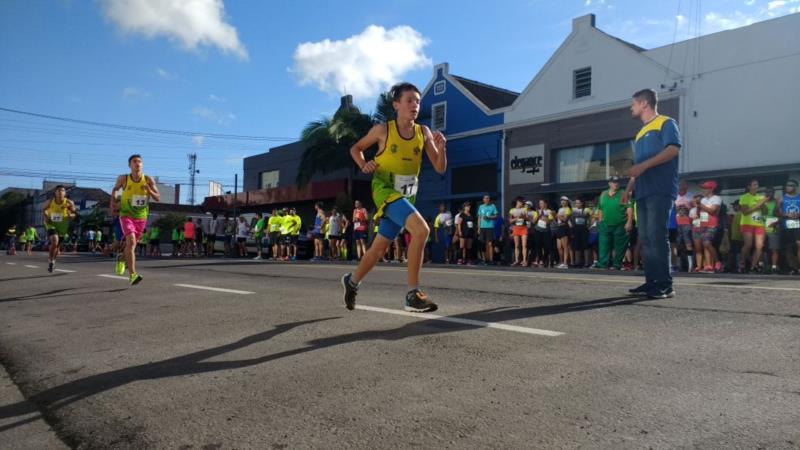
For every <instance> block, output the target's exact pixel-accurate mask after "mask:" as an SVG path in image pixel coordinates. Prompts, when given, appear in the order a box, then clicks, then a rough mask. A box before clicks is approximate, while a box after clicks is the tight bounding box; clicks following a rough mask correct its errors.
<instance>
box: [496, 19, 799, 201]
mask: <svg viewBox="0 0 800 450" xmlns="http://www.w3.org/2000/svg"><path fill="white" fill-rule="evenodd" d="M798 79H800V14H792V15H789V16H784V17H781V18H777V19H772V20H768V21H765V22H760V23H756V24H753V25H750V26H746V27H743V28H738V29H734V30H729V31H722V32H719V33H714V34H710V35H707V36H703V37H700V38H697V39H691V40H688V41H684V42H679V43H676V44H674V45H668V46H664V47H659V48H655V49H651V50H645V49H642V48H640V47H637V46H636V45H634V44H631V43H627V42H625V41H622V40H621V39H618V38H616V37H614V36H611V35H609V34H607V33H605V32H603V31H601V30H599V29H598V28H596V26H595V16H594V15H587V16H583V17H579V18H576V19H574V20H573V27H572V32H571V33H570V34H569V35H568V36H567V38H566V39H565V40H564V42H563V43H562V44H561V46H560V47H559V48H558V49H557V50H556V52H555V53H554V54H553V55H552V57H551V58H550V59H549V60H548V61H547V63H546V64H545V65H544V67H542V69H541V70H540V71H539V73H538V74H537V75H536V76H535V77H534V78H533V80H532V81H531V82H530V84H529V85H528V86H527V88H526V89H525V90H524V91H523V92H522V94H521V95H520V96H519V98H518V99H517V100H516V101H515V102H514V104H513V105H512V106H511V107H510V108H509V110H508V111H506V113H505V123H504V125H503V129H504V130H505V133H506V141H505V142H506V145H505V152H504V158H505V163H504V164H505V165H504V167H505V170H504V187H505V189H506V190H507V192H506V194H505V195H503V198H504V199H513V198H514V197H515V196H517V195H525V196H531V195H535V194H543V193H545V194H546V193H550V194H560V193H570V192H572V193H576V194H579V193H586V194H587V195H588V194H590V193H593V192H594V193H596V192H597V191H598V190H599V189H602V188H603V187H604V186H605V185H606V183H605V180H606V178H607V177H608V176H609V175H620V176H624V175H625V174H626V171H627V168H628V167H629V166H630V164H631V162H632V155H633V152H632V149H631V139H632V138H633V137H634V136H635V134H636V132H637V131H638V129H639V128H640V127H641V123H639V122H637V121H635V120H633V119H631V118H630V112H629V106H630V101H631V95H632V94H633V93H634V92H635V91H638V90H640V89H643V88H653V89H655V90H656V91H658V93H659V98H660V100H661V103H660V105H659V109H660V112H662V113H663V114H667V115H669V116H671V117H673V118H675V119H676V120H677V121H678V123H679V126H680V129H681V133H682V137H683V144H684V146H683V150H682V151H681V155H680V171H681V173H682V174H683V176H684V177H686V178H687V179H689V180H690V181H700V180H702V179H706V178H713V179H716V180H718V181H719V182H720V184H721V186H722V188H723V189H724V190H726V189H727V190H729V192H734V190H740V189H742V188H743V187H744V182H745V178H749V177H756V178H759V179H760V180H761V181H762V184H772V185H776V186H780V185H782V183H783V182H784V181H785V179H786V178H787V177H788V176H789V175H792V174H798V173H800V141H798V139H797V138H796V136H795V135H794V130H793V128H794V125H793V122H794V116H795V113H794V110H795V107H796V106H797V105H798V103H800V83H798ZM534 163H536V164H540V167H539V169H540V170H539V171H537V170H530V167H528V166H529V165H531V164H534Z"/></svg>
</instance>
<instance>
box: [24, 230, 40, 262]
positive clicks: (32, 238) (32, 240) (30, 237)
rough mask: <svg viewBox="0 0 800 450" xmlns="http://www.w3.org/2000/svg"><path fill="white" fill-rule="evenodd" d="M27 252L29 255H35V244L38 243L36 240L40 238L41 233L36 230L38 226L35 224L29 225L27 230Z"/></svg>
mask: <svg viewBox="0 0 800 450" xmlns="http://www.w3.org/2000/svg"><path fill="white" fill-rule="evenodd" d="M25 240H26V246H25V252H26V253H27V254H28V256H31V255H33V246H34V245H35V244H36V241H38V240H39V233H37V232H36V227H34V226H33V225H28V228H27V229H26V230H25Z"/></svg>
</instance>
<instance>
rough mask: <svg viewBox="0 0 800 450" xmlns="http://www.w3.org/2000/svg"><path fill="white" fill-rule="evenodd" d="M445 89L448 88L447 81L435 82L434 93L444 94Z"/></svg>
mask: <svg viewBox="0 0 800 450" xmlns="http://www.w3.org/2000/svg"><path fill="white" fill-rule="evenodd" d="M445 89H447V82H445V81H437V82H436V83H434V84H433V95H442V94H444V91H445Z"/></svg>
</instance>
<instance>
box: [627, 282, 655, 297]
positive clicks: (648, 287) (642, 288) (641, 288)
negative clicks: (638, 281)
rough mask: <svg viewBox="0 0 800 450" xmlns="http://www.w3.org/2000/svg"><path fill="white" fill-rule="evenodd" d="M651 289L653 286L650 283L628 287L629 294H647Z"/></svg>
mask: <svg viewBox="0 0 800 450" xmlns="http://www.w3.org/2000/svg"><path fill="white" fill-rule="evenodd" d="M652 289H653V286H651V285H650V284H647V283H645V284H643V285H641V286H639V287H635V288H633V289H628V293H629V294H631V295H647V293H648V292H650V291H651V290H652Z"/></svg>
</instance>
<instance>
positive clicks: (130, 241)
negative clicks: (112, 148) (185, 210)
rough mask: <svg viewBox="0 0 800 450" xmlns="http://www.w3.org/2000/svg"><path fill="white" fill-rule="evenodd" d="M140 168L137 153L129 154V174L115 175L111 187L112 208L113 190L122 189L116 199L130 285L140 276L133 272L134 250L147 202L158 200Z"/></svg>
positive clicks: (139, 237)
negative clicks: (115, 178)
mask: <svg viewBox="0 0 800 450" xmlns="http://www.w3.org/2000/svg"><path fill="white" fill-rule="evenodd" d="M142 167H143V164H142V157H141V155H131V156H130V158H128V168H129V169H130V173H129V174H127V175H120V176H119V177H117V182H116V183H115V184H114V188H113V189H112V190H111V209H112V210H114V208H115V207H116V205H115V204H116V201H117V200H116V199H117V192H118V191H120V190H121V191H122V196H121V198H120V201H119V221H120V226H121V228H122V234H123V235H124V240H125V244H124V245H125V250H124V255H125V262H126V265H127V269H128V271H129V273H130V284H131V285H136V284H139V283H140V282H141V281H142V276H141V275H139V274H138V273H136V254H135V250H136V244H137V242H139V239H141V238H142V235H143V234H144V229H145V226H146V225H147V214H148V212H149V208H148V204H149V202H150V200H151V199H152V200H155V201H160V200H161V194H159V192H158V187H156V183H155V181H154V180H153V178H151V177H148V176H147V175H145V174H144V173H143V172H142Z"/></svg>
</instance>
